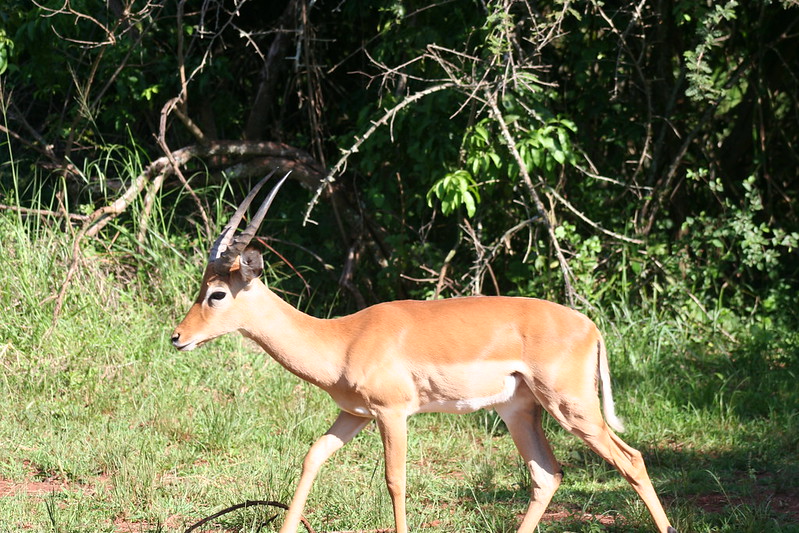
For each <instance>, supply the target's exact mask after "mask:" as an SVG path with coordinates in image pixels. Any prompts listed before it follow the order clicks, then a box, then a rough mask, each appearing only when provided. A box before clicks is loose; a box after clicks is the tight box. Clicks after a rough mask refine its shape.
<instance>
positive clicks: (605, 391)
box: [597, 336, 624, 433]
mask: <svg viewBox="0 0 799 533" xmlns="http://www.w3.org/2000/svg"><path fill="white" fill-rule="evenodd" d="M597 344H598V355H599V368H598V369H597V373H598V374H599V381H600V383H601V384H602V411H603V412H604V413H605V423H607V425H609V426H610V427H611V428H613V429H614V430H615V431H617V432H618V433H624V423H623V422H622V421H621V419H619V417H617V416H616V407H615V405H614V403H613V392H612V391H611V388H610V367H609V366H608V352H607V349H606V348H605V340H604V339H603V338H602V337H601V336H600V337H599V342H598V343H597Z"/></svg>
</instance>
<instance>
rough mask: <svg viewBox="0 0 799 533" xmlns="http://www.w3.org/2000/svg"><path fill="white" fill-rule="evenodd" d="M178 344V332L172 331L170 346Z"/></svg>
mask: <svg viewBox="0 0 799 533" xmlns="http://www.w3.org/2000/svg"><path fill="white" fill-rule="evenodd" d="M178 345H180V333H173V334H172V346H174V347H175V348H177V347H178Z"/></svg>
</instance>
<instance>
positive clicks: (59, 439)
mask: <svg viewBox="0 0 799 533" xmlns="http://www.w3.org/2000/svg"><path fill="white" fill-rule="evenodd" d="M131 233H133V234H135V232H131ZM154 242H156V244H154V245H153V246H152V247H151V249H149V250H147V253H146V254H145V256H144V257H143V258H139V259H138V260H139V261H140V262H139V263H138V264H133V265H131V264H130V263H131V260H130V257H131V255H130V253H131V250H134V249H135V246H126V245H125V235H124V234H123V235H122V237H120V239H119V243H118V244H117V246H116V247H113V248H111V249H105V248H101V247H98V248H90V247H87V248H85V249H84V261H83V262H82V267H81V269H80V270H79V271H78V274H77V275H76V277H75V279H74V280H73V282H72V284H71V285H70V288H69V291H68V293H67V298H66V301H65V306H64V311H63V314H62V316H61V317H60V320H59V321H58V323H57V325H56V327H55V328H54V329H52V331H49V330H50V327H51V320H52V313H53V306H54V298H53V296H54V294H56V293H57V291H58V287H59V284H60V282H61V280H63V278H64V274H65V271H66V265H67V264H68V261H69V250H70V246H71V241H70V238H69V236H66V235H65V234H64V232H63V231H62V230H61V229H60V228H58V227H57V224H56V223H55V222H54V221H52V220H45V219H41V218H27V219H25V218H22V217H20V216H18V215H16V214H12V213H7V212H5V213H0V287H2V292H0V304H1V305H2V310H3V312H2V318H1V319H0V364H2V369H0V413H1V414H0V480H2V482H3V485H0V490H2V487H5V490H4V491H2V492H0V533H5V532H16V531H31V532H39V531H41V532H106V531H107V532H121V531H131V532H132V531H136V532H150V531H153V532H168V531H182V530H184V529H185V527H186V526H188V525H190V524H191V523H193V522H195V521H196V520H199V519H200V518H202V517H204V516H206V515H208V514H211V513H213V512H215V511H216V510H218V509H220V508H222V507H224V506H227V505H231V504H234V503H238V502H242V501H244V500H248V499H271V500H279V501H283V502H288V501H289V499H290V496H291V493H292V490H293V487H294V484H295V483H296V480H297V478H298V475H299V470H300V465H301V463H302V457H303V455H304V453H305V451H306V450H307V448H308V446H309V445H310V444H311V443H312V442H313V441H314V439H315V438H316V437H318V436H319V435H320V434H322V433H323V432H324V431H325V430H326V429H327V426H328V424H329V423H331V422H332V420H333V418H334V416H335V408H334V405H333V403H332V401H330V400H329V399H328V398H327V397H326V396H325V395H324V393H322V392H320V391H318V390H316V389H314V388H313V387H311V386H310V385H308V384H306V383H303V382H300V381H298V380H297V379H296V378H295V377H293V376H291V375H290V374H288V373H287V372H285V371H284V370H283V369H282V368H280V367H279V366H278V365H277V364H276V363H274V362H273V361H271V359H270V358H269V357H268V356H267V355H266V354H264V353H263V352H261V351H260V350H258V349H256V348H255V347H253V346H252V345H250V344H248V342H246V341H245V340H244V339H242V338H240V337H236V336H228V337H225V338H223V339H219V340H217V341H215V342H213V343H211V344H209V345H208V346H206V347H204V348H203V349H201V350H197V351H193V352H187V353H179V352H176V351H175V350H173V349H172V348H171V347H170V345H169V336H170V333H171V330H172V327H173V326H174V324H176V323H177V322H178V321H179V320H180V318H181V317H182V314H183V313H184V312H185V310H186V309H187V308H188V305H189V303H190V301H191V298H192V297H193V295H194V291H195V290H196V289H197V282H198V280H199V278H200V268H201V265H200V263H201V261H202V254H201V253H200V252H188V251H185V252H181V250H189V249H190V246H189V245H188V244H187V243H177V242H170V241H169V239H168V238H166V237H163V236H160V237H159V236H156V239H155V240H154ZM164 242H169V246H162V245H161V244H160V243H164ZM87 246H88V245H87ZM183 254H185V255H186V256H187V257H190V260H187V259H185V258H184V257H183ZM325 313H326V311H325V310H324V309H322V310H320V311H319V312H317V314H319V315H324V314H325ZM600 322H602V323H603V329H604V330H605V331H606V336H607V340H608V344H609V349H610V354H611V366H612V369H613V372H614V379H615V391H616V400H617V406H618V409H619V411H620V413H621V414H622V416H623V417H624V418H625V419H626V422H627V427H628V431H627V433H626V434H625V439H626V440H627V441H628V442H629V443H631V444H632V445H634V446H636V447H638V448H639V449H641V450H642V451H643V452H644V454H645V457H646V459H647V462H648V466H649V471H650V474H651V476H652V478H653V481H654V483H655V485H656V487H657V488H658V489H659V492H660V494H661V496H662V498H663V500H664V502H665V505H666V508H667V513H668V514H669V516H670V517H671V519H672V521H673V522H674V525H675V526H676V527H677V528H678V529H679V530H680V531H686V532H716V531H736V532H742V531H743V532H747V531H751V532H763V531H774V532H783V531H784V532H789V531H799V526H797V523H799V495H798V494H797V492H799V488H798V486H799V481H797V479H799V424H798V423H797V422H798V420H797V416H798V415H797V412H799V409H797V408H799V401H798V398H799V392H798V391H797V386H796V383H797V380H796V371H797V361H799V355H797V351H798V350H797V346H799V336H797V334H796V333H795V332H793V331H791V330H789V329H788V328H783V329H779V328H777V327H776V326H772V327H764V328H761V329H758V328H755V327H754V326H752V325H747V324H742V325H741V327H740V328H739V331H738V332H737V333H738V335H739V337H740V338H741V339H742V340H739V341H737V342H732V341H729V340H727V339H725V338H724V337H723V336H722V335H718V337H712V338H709V337H707V336H705V337H704V338H701V339H698V338H695V337H694V334H693V330H692V328H691V327H690V325H689V324H686V323H682V322H680V321H679V320H678V319H674V318H670V317H666V316H663V315H662V314H660V313H659V312H657V311H654V310H646V309H637V310H634V309H628V308H625V309H615V310H610V311H609V312H608V315H607V316H605V317H601V320H600ZM547 432H548V434H549V435H550V438H551V441H552V443H553V447H554V449H555V452H556V454H557V455H558V457H559V459H560V460H561V462H562V463H563V464H564V470H565V472H566V476H565V480H564V483H563V485H562V486H561V489H560V490H559V491H558V493H557V494H556V495H555V498H554V500H553V502H552V504H551V505H550V511H551V512H553V513H557V514H553V518H556V519H552V520H549V521H547V522H545V523H542V525H541V526H540V530H541V531H548V532H566V531H586V532H593V531H618V532H622V531H624V532H627V531H630V532H632V531H651V530H652V525H651V522H650V519H649V516H648V514H647V512H646V510H645V509H644V507H643V505H642V503H641V502H640V500H639V499H638V498H637V496H636V495H635V493H634V492H633V491H632V490H631V489H630V488H629V486H627V484H626V483H625V482H624V481H623V480H622V479H621V477H620V476H619V475H618V474H617V473H616V472H615V471H613V470H612V469H610V468H609V467H608V466H607V465H606V464H605V463H603V462H602V461H601V460H599V459H598V458H597V457H596V456H595V455H593V454H592V453H590V452H589V451H588V450H587V449H586V447H585V446H584V445H583V444H582V443H581V442H580V441H579V440H578V439H576V438H575V437H573V436H571V435H569V434H567V433H565V432H564V431H563V430H561V429H560V428H558V427H557V426H556V425H555V424H553V423H552V421H551V420H548V422H547ZM408 461H409V468H408V477H409V490H408V493H409V501H408V510H409V520H410V524H411V527H412V528H413V529H415V530H424V531H431V532H436V531H441V532H452V531H459V532H510V531H515V526H516V524H517V520H518V516H519V515H520V514H521V513H522V512H523V511H524V509H525V507H526V504H527V493H528V492H527V491H528V489H527V487H528V484H529V479H528V477H527V475H526V472H525V470H524V468H523V467H522V465H521V464H520V461H519V459H518V456H517V454H516V452H515V450H514V448H513V445H512V443H511V441H510V438H509V437H508V435H506V434H505V431H504V429H503V427H502V425H501V424H500V423H499V422H498V420H497V418H496V417H495V416H494V415H492V414H490V413H484V412H481V413H475V414H473V415H467V416H460V417H456V416H451V415H418V416H416V417H413V418H412V419H411V423H410V443H409V456H408ZM272 514H273V512H271V511H270V510H265V509H263V508H258V509H255V510H247V511H241V512H238V513H235V514H231V515H228V516H226V517H224V518H222V519H220V520H219V521H218V522H216V524H215V525H214V526H213V528H214V530H215V531H219V530H224V531H246V532H255V531H273V530H274V531H276V530H277V527H276V525H275V524H271V525H268V526H265V527H262V524H263V522H264V521H265V520H267V519H268V518H269V517H270V516H271V515H272ZM306 515H307V516H308V518H309V519H310V521H311V523H312V524H314V526H315V527H316V528H317V529H318V530H320V531H339V530H354V529H364V530H374V529H378V528H385V527H390V526H391V525H392V517H391V511H390V504H389V501H388V496H387V492H386V490H385V488H384V485H383V479H382V459H381V445H380V439H379V436H378V435H377V432H376V430H375V429H374V427H373V426H370V427H369V428H368V429H367V430H365V431H364V432H363V433H362V434H361V435H359V436H358V437H357V438H356V439H355V440H354V441H353V442H352V443H351V444H350V445H348V446H347V447H345V448H344V449H343V450H342V451H341V452H339V453H338V454H337V455H336V456H335V457H334V458H333V459H332V460H331V461H330V462H329V464H328V465H326V467H325V468H324V469H323V471H322V473H321V475H320V477H319V479H318V480H317V482H316V484H315V488H314V491H313V492H312V494H311V498H310V501H309V505H308V507H307V509H306ZM603 517H604V518H603ZM607 517H610V518H612V520H608V518H607ZM278 521H279V520H278Z"/></svg>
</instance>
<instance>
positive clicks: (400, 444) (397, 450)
mask: <svg viewBox="0 0 799 533" xmlns="http://www.w3.org/2000/svg"><path fill="white" fill-rule="evenodd" d="M377 427H378V428H379V429H380V437H381V438H382V439H383V450H384V452H385V456H386V487H388V493H389V495H390V496H391V504H392V505H393V507H394V526H395V529H396V532H397V533H408V523H407V520H406V516H405V482H406V480H405V475H406V474H405V456H406V454H407V451H408V420H407V416H406V415H405V414H404V413H387V414H386V413H384V414H381V415H380V416H379V417H378V418H377Z"/></svg>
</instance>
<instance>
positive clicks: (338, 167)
mask: <svg viewBox="0 0 799 533" xmlns="http://www.w3.org/2000/svg"><path fill="white" fill-rule="evenodd" d="M454 86H455V83H454V82H446V83H442V84H440V85H434V86H432V87H428V88H427V89H424V90H422V91H419V92H418V93H415V94H412V95H410V96H407V97H405V98H404V99H403V100H402V102H400V103H399V104H397V105H396V106H394V107H392V108H391V109H389V110H388V111H387V112H386V113H385V114H384V115H383V116H382V117H380V118H379V119H378V120H377V121H375V122H373V123H372V125H371V126H370V127H369V129H368V130H366V133H364V134H363V135H362V136H361V137H356V139H355V142H354V143H353V144H352V146H350V148H349V149H348V150H345V151H344V152H343V153H342V155H341V157H340V158H339V160H338V162H336V164H335V165H333V168H332V169H330V171H329V172H328V173H327V175H326V176H325V178H324V179H323V180H322V183H320V184H319V187H318V188H317V189H316V193H315V194H314V196H313V198H312V199H311V201H310V202H309V203H308V209H307V210H306V211H305V218H304V219H303V225H305V224H307V223H308V221H309V220H310V218H311V211H313V209H314V207H316V204H317V203H318V202H319V198H320V196H321V195H322V192H323V191H324V190H325V188H327V187H329V186H330V185H332V184H333V183H334V182H335V181H336V177H337V176H338V175H340V174H341V173H342V172H343V171H344V169H345V168H346V167H347V161H348V160H349V158H350V156H351V155H352V154H354V153H356V152H357V151H358V149H359V148H360V147H361V145H362V144H363V143H364V142H365V141H366V140H367V139H368V138H369V137H371V136H372V134H374V132H375V131H377V129H378V128H379V127H380V126H385V125H386V124H387V123H389V121H390V120H392V119H393V118H394V117H395V116H396V115H397V113H399V112H400V111H401V110H403V109H404V108H406V107H408V106H409V105H410V104H412V103H413V102H415V101H417V100H420V99H422V98H424V97H425V96H428V95H430V94H433V93H436V92H438V91H443V90H444V89H449V88H451V87H454Z"/></svg>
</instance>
